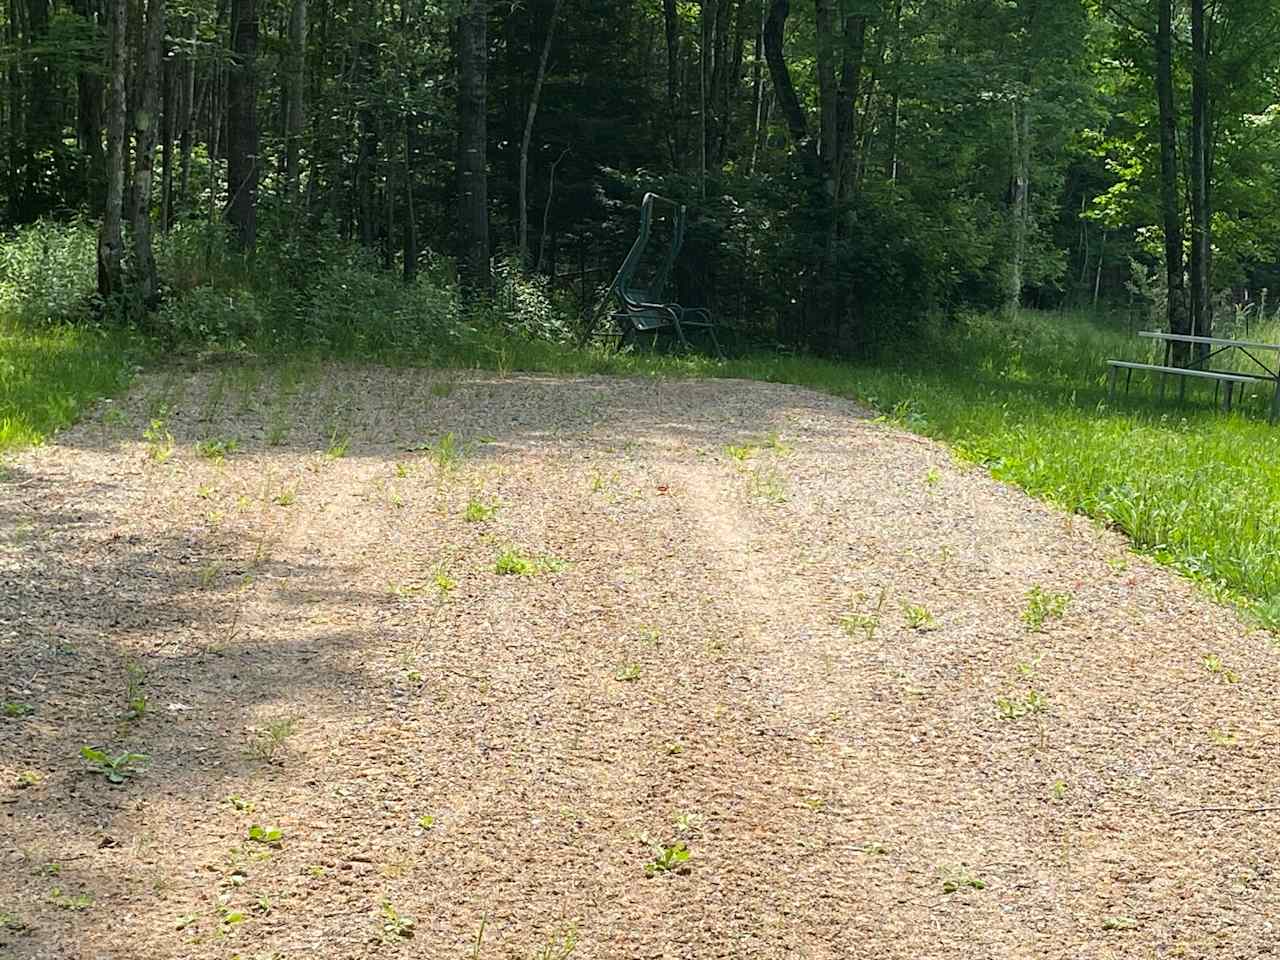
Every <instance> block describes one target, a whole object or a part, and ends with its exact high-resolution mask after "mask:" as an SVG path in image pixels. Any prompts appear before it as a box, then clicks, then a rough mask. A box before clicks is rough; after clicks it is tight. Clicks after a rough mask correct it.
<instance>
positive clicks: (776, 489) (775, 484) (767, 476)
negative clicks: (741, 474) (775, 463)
mask: <svg viewBox="0 0 1280 960" xmlns="http://www.w3.org/2000/svg"><path fill="white" fill-rule="evenodd" d="M747 490H748V492H749V493H750V494H751V496H752V497H754V498H755V499H757V500H763V501H765V502H766V503H772V504H774V505H777V504H781V503H786V502H787V496H788V495H787V481H786V478H785V477H783V476H782V474H781V473H779V472H778V471H777V470H776V469H774V468H773V467H757V468H756V469H754V470H752V471H751V474H750V476H749V477H748V479H747Z"/></svg>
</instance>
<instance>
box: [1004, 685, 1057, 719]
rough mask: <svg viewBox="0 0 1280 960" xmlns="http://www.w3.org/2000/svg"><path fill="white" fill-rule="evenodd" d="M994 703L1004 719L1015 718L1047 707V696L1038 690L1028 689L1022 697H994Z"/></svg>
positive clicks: (1043, 710) (1042, 710) (1044, 709)
mask: <svg viewBox="0 0 1280 960" xmlns="http://www.w3.org/2000/svg"><path fill="white" fill-rule="evenodd" d="M995 704H996V710H997V711H999V713H1000V716H1001V717H1003V718H1004V719H1005V720H1017V719H1018V718H1019V717H1025V716H1027V715H1028V714H1033V713H1044V712H1045V711H1046V710H1048V709H1049V700H1048V698H1047V697H1045V695H1044V694H1042V693H1041V692H1040V691H1038V690H1028V691H1027V694H1026V696H1024V697H996V699H995Z"/></svg>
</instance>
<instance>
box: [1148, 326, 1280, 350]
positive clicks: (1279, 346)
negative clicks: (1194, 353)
mask: <svg viewBox="0 0 1280 960" xmlns="http://www.w3.org/2000/svg"><path fill="white" fill-rule="evenodd" d="M1138 336H1140V337H1150V338H1151V339H1152V340H1177V341H1179V342H1181V343H1208V344H1213V345H1215V346H1219V347H1249V348H1250V349H1253V350H1276V351H1280V343H1261V342H1260V341H1257V340H1223V339H1222V338H1220V337H1193V336H1191V335H1190V334H1188V333H1165V332H1164V331H1163V330H1139V331H1138Z"/></svg>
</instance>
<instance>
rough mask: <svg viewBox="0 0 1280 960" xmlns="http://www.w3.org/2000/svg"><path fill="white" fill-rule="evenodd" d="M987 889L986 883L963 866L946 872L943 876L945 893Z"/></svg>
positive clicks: (943, 890)
mask: <svg viewBox="0 0 1280 960" xmlns="http://www.w3.org/2000/svg"><path fill="white" fill-rule="evenodd" d="M986 888H987V884H986V881H985V880H983V879H982V878H980V877H979V876H978V875H977V874H976V873H974V872H973V871H972V870H970V869H969V868H968V867H967V866H965V865H963V864H961V865H960V866H959V867H956V868H955V869H952V870H946V871H944V872H943V874H942V892H943V893H956V892H957V891H960V890H965V889H969V890H985V889H986Z"/></svg>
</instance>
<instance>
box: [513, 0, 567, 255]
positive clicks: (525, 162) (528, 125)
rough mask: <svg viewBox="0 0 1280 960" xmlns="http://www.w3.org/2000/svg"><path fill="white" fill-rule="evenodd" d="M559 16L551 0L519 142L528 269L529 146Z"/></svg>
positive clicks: (523, 251) (522, 238)
mask: <svg viewBox="0 0 1280 960" xmlns="http://www.w3.org/2000/svg"><path fill="white" fill-rule="evenodd" d="M559 16H560V0H552V3H551V18H550V20H549V21H548V22H547V37H546V40H544V41H543V44H542V56H541V57H540V58H539V60H538V75H537V77H535V78H534V81H533V93H532V94H531V95H530V96H529V112H528V114H527V115H526V116H525V120H524V137H523V138H522V139H521V141H520V265H521V266H522V267H524V268H525V269H528V267H529V144H530V142H531V141H532V140H533V122H534V120H535V119H536V118H537V116H538V102H539V100H540V99H541V97H542V84H543V82H544V81H545V80H546V77H547V61H548V60H549V59H550V57H551V44H552V41H553V40H554V39H555V35H556V19H557V18H558V17H559Z"/></svg>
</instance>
